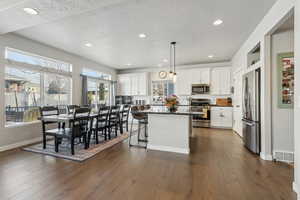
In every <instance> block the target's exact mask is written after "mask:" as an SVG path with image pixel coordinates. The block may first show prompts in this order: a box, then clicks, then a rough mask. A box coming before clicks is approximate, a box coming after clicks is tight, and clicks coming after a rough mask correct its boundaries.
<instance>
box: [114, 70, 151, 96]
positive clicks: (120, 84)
mask: <svg viewBox="0 0 300 200" xmlns="http://www.w3.org/2000/svg"><path fill="white" fill-rule="evenodd" d="M117 95H126V96H139V95H140V96H143V95H148V74H147V73H134V74H119V75H118V81H117Z"/></svg>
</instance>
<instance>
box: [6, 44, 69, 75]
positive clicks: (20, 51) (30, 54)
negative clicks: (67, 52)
mask: <svg viewBox="0 0 300 200" xmlns="http://www.w3.org/2000/svg"><path fill="white" fill-rule="evenodd" d="M8 51H11V52H17V53H20V54H24V55H26V56H31V57H36V58H41V59H44V60H49V61H52V62H59V63H62V64H65V65H69V66H70V69H69V71H65V70H58V69H54V68H49V67H45V66H41V65H32V64H29V63H25V62H18V61H15V60H11V59H9V58H8ZM4 56H5V58H4V59H5V60H6V61H9V62H12V63H19V64H25V65H29V66H38V67H40V68H43V69H48V70H54V71H56V72H65V73H72V72H73V65H72V64H71V63H68V62H65V61H62V60H58V59H54V58H50V57H45V56H41V55H38V54H34V53H30V52H26V51H22V50H19V49H15V48H11V47H5V55H4Z"/></svg>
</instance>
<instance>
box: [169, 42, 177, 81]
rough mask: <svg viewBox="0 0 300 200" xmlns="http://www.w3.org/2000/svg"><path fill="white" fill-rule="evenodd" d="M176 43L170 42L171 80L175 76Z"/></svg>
mask: <svg viewBox="0 0 300 200" xmlns="http://www.w3.org/2000/svg"><path fill="white" fill-rule="evenodd" d="M175 46H176V42H171V43H170V75H171V78H173V76H176V65H175V61H176V59H175V57H176V48H175Z"/></svg>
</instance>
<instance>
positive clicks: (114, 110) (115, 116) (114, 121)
mask: <svg viewBox="0 0 300 200" xmlns="http://www.w3.org/2000/svg"><path fill="white" fill-rule="evenodd" d="M119 126H120V106H111V107H110V112H109V115H108V138H109V139H111V133H112V130H113V129H114V131H115V136H116V137H117V136H118V129H119Z"/></svg>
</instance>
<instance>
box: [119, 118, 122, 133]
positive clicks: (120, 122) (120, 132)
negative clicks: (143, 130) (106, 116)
mask: <svg viewBox="0 0 300 200" xmlns="http://www.w3.org/2000/svg"><path fill="white" fill-rule="evenodd" d="M119 125H120V133H121V134H123V122H121V121H120V124H119Z"/></svg>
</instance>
